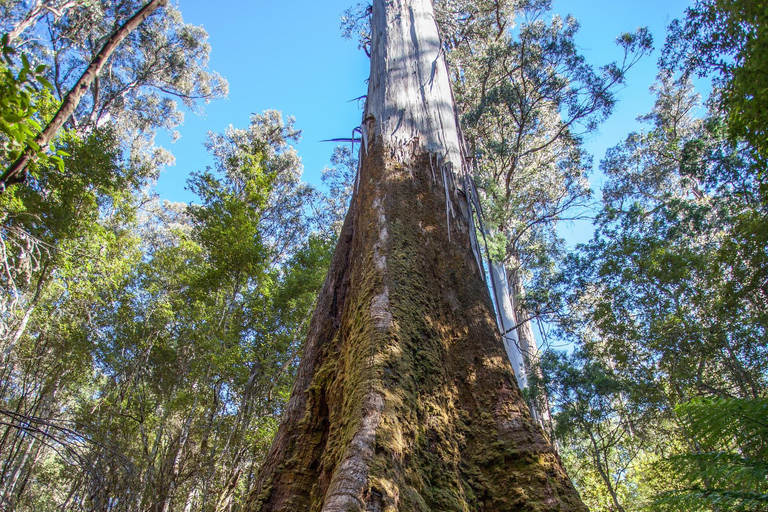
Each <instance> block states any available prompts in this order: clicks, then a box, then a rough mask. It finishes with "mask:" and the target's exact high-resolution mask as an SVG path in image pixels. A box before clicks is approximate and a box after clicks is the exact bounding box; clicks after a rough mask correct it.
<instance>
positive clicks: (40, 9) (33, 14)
mask: <svg viewBox="0 0 768 512" xmlns="http://www.w3.org/2000/svg"><path fill="white" fill-rule="evenodd" d="M78 3H79V2H78V0H72V1H69V2H64V3H63V4H61V5H60V6H58V7H57V6H55V5H52V3H43V2H42V1H41V0H35V2H34V4H33V5H32V8H31V9H30V10H29V12H28V13H27V15H26V16H25V17H24V19H23V20H21V21H20V22H19V23H17V24H16V26H15V27H13V30H11V31H10V32H8V42H9V43H12V42H13V41H15V40H16V39H18V37H19V36H20V35H21V34H23V33H24V32H25V31H26V30H27V29H28V28H30V27H32V26H34V25H35V24H36V23H37V22H38V21H39V20H40V18H42V17H43V16H45V15H46V14H48V13H49V12H50V13H51V14H53V15H54V16H55V17H56V18H57V19H58V18H60V17H61V16H62V15H63V14H64V12H66V11H67V10H69V9H71V8H72V7H74V6H76V5H77V4H78Z"/></svg>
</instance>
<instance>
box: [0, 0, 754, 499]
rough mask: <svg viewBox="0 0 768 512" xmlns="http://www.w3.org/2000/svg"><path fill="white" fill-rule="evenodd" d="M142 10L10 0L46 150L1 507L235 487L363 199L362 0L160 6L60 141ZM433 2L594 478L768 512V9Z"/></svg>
mask: <svg viewBox="0 0 768 512" xmlns="http://www.w3.org/2000/svg"><path fill="white" fill-rule="evenodd" d="M140 6H141V4H140V3H139V2H133V1H122V2H99V1H96V0H89V1H64V0H60V1H38V2H15V1H12V0H5V1H3V2H0V9H2V13H3V14H2V20H3V24H4V25H3V27H2V30H3V31H6V32H8V33H9V37H7V38H6V39H4V42H3V48H4V51H3V53H4V57H5V63H4V64H3V68H2V71H3V74H2V80H3V83H2V85H3V87H2V89H1V90H0V92H1V93H2V94H3V100H4V101H3V105H2V108H3V112H2V125H0V128H2V131H3V137H4V138H3V147H2V149H3V156H2V162H3V166H4V167H5V166H8V165H9V164H10V163H11V162H13V161H14V160H15V159H16V157H18V156H19V154H21V153H22V152H24V151H25V149H24V148H25V145H29V147H30V148H32V150H33V151H35V153H36V156H37V161H36V162H35V163H32V164H30V166H29V167H28V169H27V173H26V179H24V180H23V182H21V183H16V184H14V183H12V182H11V181H8V184H9V188H8V190H6V191H5V192H4V193H3V195H2V196H0V218H1V219H2V242H3V243H2V254H1V255H2V270H3V272H2V274H3V277H2V279H3V282H2V286H3V292H4V293H3V299H2V304H1V305H0V307H1V308H2V309H1V310H0V313H2V320H3V322H2V332H0V338H1V339H0V358H2V359H1V362H2V364H1V366H0V372H2V373H0V464H2V468H1V471H2V473H0V474H2V481H3V483H2V486H0V487H2V488H1V489H0V496H1V497H0V500H1V501H0V506H2V507H3V509H7V510H185V511H186V510H206V511H207V510H217V511H224V510H238V509H239V507H240V505H241V503H242V499H241V498H242V496H244V495H247V493H248V490H249V488H250V486H251V485H252V482H253V479H254V476H255V474H256V473H257V472H258V468H259V464H260V461H261V460H262V458H263V456H264V454H265V450H266V449H267V448H268V447H269V444H270V441H271V436H272V435H273V433H274V430H275V428H276V424H277V422H278V421H279V417H280V413H281V411H282V407H283V406H284V404H285V400H286V399H287V395H288V393H289V391H290V386H291V382H292V377H293V372H294V370H295V365H296V362H297V360H298V357H299V354H300V349H301V341H302V336H303V330H304V329H305V327H306V322H307V319H308V317H309V315H310V314H311V308H312V305H313V301H314V297H315V295H316V293H317V290H318V288H319V286H320V285H321V284H322V280H323V278H324V272H325V269H326V266H327V264H328V261H329V257H330V251H331V250H332V248H333V245H334V243H335V236H336V233H337V230H338V226H339V224H340V221H341V220H342V219H343V215H344V213H345V210H346V201H347V200H348V197H349V194H350V190H351V183H352V182H353V179H354V172H355V167H356V158H355V154H354V152H353V149H352V147H353V146H352V145H351V144H350V143H349V142H347V143H346V144H344V145H342V146H340V147H339V148H338V149H336V150H335V151H334V152H333V155H332V157H331V165H330V166H329V167H328V168H327V169H325V171H323V172H322V173H319V172H317V171H318V170H319V169H321V168H323V167H325V162H324V161H325V160H327V158H328V157H327V155H328V154H329V153H330V152H331V151H332V149H330V148H332V146H333V145H332V144H330V143H321V142H319V141H320V140H321V139H333V138H348V137H349V138H352V137H354V135H353V128H354V127H355V126H357V125H358V124H359V122H360V119H359V105H358V104H357V102H356V101H352V102H351V103H349V102H348V101H349V100H353V99H354V98H357V97H359V96H361V95H362V94H364V92H365V91H364V89H365V85H364V80H365V77H366V75H367V62H366V60H367V59H366V58H365V53H364V50H365V45H366V28H365V16H366V10H365V6H364V5H363V6H359V7H354V6H349V5H346V4H341V3H340V4H339V5H338V6H337V8H336V9H333V8H332V6H331V7H329V6H327V5H322V6H320V5H314V4H308V5H306V6H304V7H301V6H297V10H298V11H302V12H301V16H297V19H296V20H288V19H287V18H285V14H284V13H283V12H282V11H281V12H274V11H275V10H276V9H277V7H276V6H270V5H250V6H237V7H235V6H233V7H232V8H228V9H219V10H218V11H216V12H209V11H210V10H211V9H210V6H209V5H205V4H202V3H198V4H195V3H190V4H189V5H187V4H186V3H180V4H179V5H177V6H175V7H173V6H164V7H161V8H160V10H158V12H157V13H155V14H153V15H152V16H150V18H148V19H147V20H146V21H145V22H144V23H143V24H142V25H140V26H139V28H137V29H136V30H134V31H133V32H131V34H130V35H129V36H128V38H127V39H126V41H125V42H124V43H123V44H122V45H121V46H120V47H119V48H118V50H116V51H115V53H114V55H113V56H112V57H111V59H110V60H109V63H108V65H107V66H106V67H105V68H104V70H103V71H102V72H101V73H100V74H99V75H98V78H97V79H96V80H95V81H94V82H92V83H91V84H90V85H89V87H88V92H87V94H86V95H85V96H84V99H83V100H82V102H81V103H80V105H79V106H78V108H77V110H76V111H75V113H74V114H73V116H72V117H71V118H70V119H69V120H68V121H67V123H66V124H65V126H64V128H63V129H62V130H59V131H58V133H57V138H56V139H55V141H54V143H53V146H52V148H51V150H50V151H48V152H46V151H45V148H40V149H39V150H36V149H35V148H34V141H33V142H32V144H30V140H31V139H34V135H35V134H36V133H37V131H39V130H40V128H41V127H42V126H45V124H46V123H47V122H48V120H49V119H51V118H52V117H54V114H55V112H56V110H57V108H58V105H59V104H60V102H61V101H62V100H63V99H64V97H65V96H66V93H67V91H68V90H70V89H71V88H72V86H73V84H74V82H75V81H76V80H77V78H78V77H79V76H80V74H81V73H82V72H83V70H84V69H85V68H86V66H87V65H88V64H89V63H90V62H91V61H92V58H93V56H94V55H95V54H96V52H97V51H98V49H99V48H100V46H101V44H103V41H104V40H106V38H107V37H108V36H109V35H110V33H112V32H113V31H114V30H115V29H116V28H118V27H119V26H120V24H121V23H123V22H124V21H125V20H126V19H128V18H129V17H130V16H131V15H132V14H133V13H134V12H136V11H137V10H138V9H139V7H140ZM436 6H437V8H438V15H439V21H440V28H441V32H442V34H443V37H444V43H445V49H446V52H447V55H448V58H449V61H450V63H451V66H452V71H453V72H454V73H455V75H454V79H455V82H454V87H455V92H456V96H457V102H458V104H459V109H460V114H461V116H462V121H463V123H464V130H465V137H466V138H467V141H468V143H469V146H470V147H471V148H472V150H473V153H474V154H475V156H476V161H477V169H476V175H475V176H474V178H475V181H476V183H477V186H478V189H479V190H480V191H481V195H482V197H483V207H484V209H485V212H486V223H487V224H488V226H490V227H489V229H487V230H486V231H485V235H486V238H487V245H488V252H489V255H490V257H491V259H493V260H494V261H497V262H502V263H503V264H504V266H505V268H506V270H507V276H506V277H507V279H508V282H509V293H510V295H511V296H512V299H513V302H514V303H515V305H516V306H515V307H516V313H517V315H518V318H521V319H524V320H526V321H527V322H525V323H527V324H528V325H530V324H531V323H532V322H536V323H537V325H541V326H545V329H544V330H543V331H542V335H541V336H539V341H540V343H541V344H542V349H544V350H543V352H542V353H541V354H536V353H533V352H531V353H530V354H527V358H526V361H525V368H524V369H523V372H522V373H524V374H525V377H526V381H527V382H529V385H528V389H527V391H526V392H527V396H528V398H529V400H530V402H531V404H532V405H533V406H535V407H536V408H538V409H539V410H546V409H548V408H550V407H551V410H552V415H551V417H548V416H547V415H546V414H545V415H543V416H545V417H544V418H543V420H542V424H543V425H542V426H543V427H544V428H546V429H548V430H549V434H550V436H551V437H552V438H553V439H555V440H556V441H557V442H558V445H559V448H560V452H561V454H562V456H563V458H564V461H565V463H566V465H567V466H568V469H569V473H570V475H571V477H572V478H573V479H574V481H575V483H576V484H577V487H578V488H579V491H580V492H581V494H582V498H583V499H584V500H585V502H586V503H587V504H588V505H589V506H590V508H591V509H592V510H606V511H607V510H620V511H621V510H640V509H643V508H649V507H650V508H651V509H653V510H660V509H663V508H668V509H670V510H765V508H766V506H768V505H766V503H768V488H766V483H765V482H766V475H768V469H767V468H768V463H767V462H766V458H767V457H766V454H767V453H768V446H766V441H765V440H766V439H768V435H766V430H768V429H766V424H767V420H766V416H768V402H766V392H765V390H766V387H765V385H766V364H767V363H766V360H768V358H766V343H765V342H766V339H765V323H766V314H765V311H766V307H765V305H766V297H767V296H768V279H767V277H768V276H766V261H765V260H766V251H765V247H766V237H767V236H768V233H767V231H766V228H765V226H766V225H765V208H766V196H765V187H764V173H763V172H764V158H765V140H766V139H765V131H764V126H765V117H764V115H763V114H761V113H760V110H761V109H760V106H764V105H765V104H766V103H765V101H763V100H764V99H765V98H764V96H765V94H768V93H767V92H766V91H768V87H766V86H765V83H766V78H765V77H766V70H765V64H764V63H765V62H766V59H764V58H762V57H763V53H762V52H764V50H762V46H761V45H760V44H759V43H760V42H761V41H763V42H764V37H765V36H764V32H763V31H764V30H765V28H764V27H765V26H766V23H765V21H766V11H765V6H764V5H763V3H762V2H738V1H729V2H725V1H717V2H715V1H708V2H699V3H695V4H690V5H689V4H688V3H684V2H681V3H679V5H677V4H676V3H675V2H672V3H670V2H667V3H664V4H663V5H662V4H661V3H659V4H658V5H656V4H650V5H649V4H644V6H643V9H640V10H638V9H637V6H631V5H628V4H627V5H621V6H616V5H609V4H606V3H599V2H590V3H586V4H580V5H579V6H578V10H576V7H577V6H570V5H568V4H567V3H566V2H555V3H554V4H550V3H549V2H546V1H529V2H511V1H490V0H485V1H474V2H472V1H459V0H455V1H448V0H446V1H441V2H436ZM686 7H690V9H689V10H688V11H685V8H686ZM347 8H350V10H348V11H346V12H345V14H344V18H345V23H344V24H343V29H344V30H346V31H347V35H348V36H351V38H352V39H353V42H348V41H347V42H345V41H344V40H342V39H341V38H340V37H338V32H337V27H338V17H339V13H340V12H342V11H344V10H345V9H347ZM36 9H37V11H36ZM582 9H583V10H582ZM617 9H620V11H619V12H618V14H619V16H618V18H612V17H611V15H612V14H613V13H617ZM571 10H575V12H576V15H577V18H579V21H581V22H582V24H583V28H582V30H581V31H578V30H577V28H578V27H577V24H576V23H575V22H574V21H572V19H571V18H567V17H566V16H565V14H566V13H567V12H569V11H571ZM180 11H183V13H184V16H185V19H184V20H182V18H181V12H180ZM556 13H562V16H561V17H557V16H556ZM581 13H583V14H581ZM596 14H600V16H595V15H596ZM646 17H647V18H646ZM674 18H678V19H680V21H679V22H673V19H674ZM278 19H279V20H284V21H283V23H284V24H283V25H280V24H278V23H276V22H275V20H278ZM233 20H236V21H237V22H242V23H247V24H248V26H247V27H243V28H238V25H236V24H235V22H234V21H233ZM254 20H258V21H257V22H256V21H254ZM301 20H304V21H301ZM188 21H191V22H192V23H191V24H186V22H188ZM27 22H28V23H27ZM199 24H204V25H205V26H206V27H209V29H210V31H211V39H210V41H209V40H207V39H206V33H205V31H204V30H203V29H202V28H200V27H198V26H195V25H199ZM646 24H647V25H649V26H650V27H651V29H650V31H643V30H639V31H635V30H636V28H637V26H644V25H646ZM668 24H671V27H670V28H669V29H668V30H667V28H666V26H667V25H668ZM219 27H223V28H219ZM614 31H615V32H616V33H613V32H614ZM624 31H627V32H628V33H627V34H626V35H624V36H621V35H620V33H621V32H624ZM296 34H301V37H297V36H296ZM649 35H652V36H653V38H654V39H655V45H656V47H657V50H656V52H655V53H654V52H652V51H651V41H650V37H649ZM219 37H220V38H222V40H227V39H225V38H232V39H231V41H232V42H227V43H224V42H223V41H222V43H221V44H219V43H218V42H217V38H219ZM617 37H618V38H619V39H618V42H619V43H620V44H618V45H614V44H613V41H614V39H616V38H617ZM358 39H359V45H360V46H361V47H362V51H361V50H357V49H356V47H357V44H355V42H354V41H356V40H358ZM209 43H210V44H209ZM230 48H231V49H230ZM278 49H279V51H278ZM219 54H221V55H222V58H221V59H220V60H219V57H218V55H219ZM245 55H247V56H248V57H247V58H246V57H245ZM319 56H321V57H322V58H320V57H319ZM251 57H252V58H253V59H252V60H251ZM659 58H660V59H659ZM611 62H615V64H611ZM348 63H349V64H350V65H349V67H347V64H348ZM219 64H220V65H219ZM40 66H43V67H40ZM212 69H213V70H216V71H219V72H222V73H223V74H224V75H225V76H226V77H227V79H228V80H229V84H227V83H226V81H225V80H224V79H223V78H221V76H219V75H217V74H216V73H214V72H212V71H211V70H212ZM348 70H352V71H351V72H350V71H348ZM698 76H703V77H705V79H698V80H696V82H695V83H696V84H697V85H698V86H699V91H698V94H700V95H701V96H703V100H705V101H702V98H701V97H699V96H698V95H697V92H696V91H695V90H694V88H693V85H692V80H694V79H696V78H697V77H698ZM651 83H654V84H655V85H654V87H653V90H652V91H651V94H650V95H648V94H647V92H646V90H647V88H648V86H649V85H650V84H651ZM488 84H491V85H488ZM710 84H712V85H710ZM228 90H229V94H230V99H229V100H223V99H221V98H223V97H224V96H225V95H226V93H227V91H228ZM209 100H211V101H212V103H211V104H210V105H209V106H206V107H205V112H206V113H205V114H204V115H203V116H201V117H197V116H195V115H192V114H191V113H187V114H186V116H185V121H184V124H183V125H182V124H180V123H181V119H182V118H181V116H180V111H179V108H182V109H183V108H184V107H185V106H186V107H187V108H191V109H193V110H202V109H203V106H204V104H205V103H206V102H208V101H209ZM219 104H224V105H226V108H223V107H222V108H219V107H218V106H217V105H219ZM756 105H757V107H755V106H756ZM270 108H277V109H279V110H282V111H283V112H284V113H285V116H283V115H281V114H280V113H279V112H277V111H275V110H269V109H270ZM611 113H613V115H612V116H611ZM288 115H296V116H297V118H298V121H297V122H295V123H294V122H293V121H292V120H290V119H289V118H288ZM638 116H643V117H642V119H641V120H640V121H638V122H637V123H639V124H636V122H635V119H636V118H637V117H638ZM230 124H231V125H232V126H230ZM299 129H301V130H303V131H304V141H305V142H302V143H299V142H298V140H299V133H298V130H299ZM208 130H210V131H211V133H210V134H208V135H203V133H206V134H207V132H208ZM174 131H178V132H179V134H180V135H181V139H179V141H178V142H176V143H175V144H170V142H171V140H172V139H174V138H175V135H174ZM155 134H157V138H155ZM598 134H603V136H601V137H598ZM203 140H205V141H206V142H205V145H204V148H205V149H204V150H201V149H200V148H201V147H202V146H203V145H202V142H203ZM160 146H163V147H165V148H167V149H170V151H171V152H173V153H174V155H175V157H176V167H175V168H174V167H171V168H168V167H167V166H168V165H169V164H170V163H171V161H172V159H171V158H172V157H171V156H170V154H169V153H168V151H167V150H164V149H160ZM296 148H298V149H299V150H300V151H301V154H302V156H303V157H304V159H303V160H304V166H303V168H306V169H307V171H308V172H307V174H306V175H305V176H303V175H302V171H303V168H302V163H301V161H300V159H299V156H298V155H299V153H298V152H297V150H296ZM305 148H306V149H305ZM606 149H608V151H607V152H606ZM205 151H207V153H206V152H205ZM46 154H47V155H52V156H46ZM206 155H210V156H206ZM593 159H594V162H595V163H596V164H597V163H598V162H599V164H598V165H595V166H594V169H593V165H592V162H593ZM162 169H167V170H166V171H164V172H162V173H161V170H162ZM593 172H595V173H596V174H593V176H604V178H603V177H598V178H597V179H593V187H594V186H595V185H600V189H601V191H602V197H600V194H596V195H593V194H592V193H591V192H590V191H589V184H588V183H587V181H586V180H587V176H588V175H589V174H590V173H593ZM319 176H323V177H324V178H325V180H324V182H325V184H322V183H321V181H323V180H321V179H319V178H318V177H319ZM158 177H159V181H158ZM187 179H188V181H187V185H186V189H184V188H183V185H182V183H183V182H184V181H186V180H187ZM156 182H157V185H155V183H156ZM307 182H308V183H307ZM156 194H159V196H158V195H156ZM164 199H170V200H171V201H176V202H166V201H164ZM180 201H185V202H186V203H184V202H180ZM568 219H580V220H579V224H578V225H579V226H584V225H585V224H586V226H587V231H588V232H590V234H589V235H586V236H578V235H569V234H568V232H567V230H564V229H563V228H562V225H563V223H564V222H566V223H567V222H568ZM590 226H592V227H591V228H590ZM592 231H594V236H593V235H592V234H591V232H592ZM564 233H565V234H566V235H567V237H568V238H571V239H573V240H576V241H579V242H585V245H583V246H581V247H579V248H575V249H574V248H572V247H570V248H569V247H567V246H566V245H565V244H564V243H563V241H562V239H561V236H562V235H563V234H564ZM529 319H530V321H528V320H529ZM558 345H559V346H562V345H566V346H568V347H569V349H568V350H567V351H565V352H558V351H557V350H551V349H552V348H557V346H558ZM519 373H521V372H519Z"/></svg>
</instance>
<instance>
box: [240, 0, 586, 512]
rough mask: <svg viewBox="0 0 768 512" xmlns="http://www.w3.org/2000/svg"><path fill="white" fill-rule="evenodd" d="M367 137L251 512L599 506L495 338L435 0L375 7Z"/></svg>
mask: <svg viewBox="0 0 768 512" xmlns="http://www.w3.org/2000/svg"><path fill="white" fill-rule="evenodd" d="M361 130H362V134H363V136H362V139H363V150H362V153H361V162H360V168H359V171H358V176H357V179H356V184H355V191H354V194H353V197H352V201H351V206H350V210H349V212H348V214H347V217H346V220H345V222H344V226H343V228H342V230H341V234H340V238H339V242H338V245H337V248H336V252H335V254H334V257H333V259H332V262H331V267H330V271H329V274H328V277H327V279H326V282H325V284H324V287H323V290H322V291H321V293H320V296H319V298H318V302H317V306H316V308H315V311H314V315H313V318H312V320H311V323H310V327H309V332H308V335H307V339H306V342H305V345H304V352H303V358H302V362H301V364H300V366H299V368H298V373H297V379H296V383H295V385H294V389H293V392H292V396H291V398H290V401H289V403H288V405H287V407H286V411H285V416H284V419H283V423H282V424H281V426H280V428H279V430H278V433H277V435H276V437H275V441H274V443H273V445H272V448H271V449H270V452H269V455H268V456H267V458H266V460H265V463H264V466H263V468H262V470H261V473H260V475H259V476H258V478H257V480H256V484H255V486H254V488H253V491H252V493H251V495H250V498H249V500H248V503H247V505H246V509H247V510H251V511H272V510H280V511H292V510H302V511H303V510H322V511H326V512H331V511H342V510H343V511H349V510H409V511H410V510H423V511H426V510H462V511H469V510H477V511H483V510H494V511H496V510H579V511H581V510H586V508H585V507H584V505H583V504H582V503H581V501H580V500H579V497H578V495H577V494H576V492H575V490H574V489H573V487H572V485H571V483H570V481H569V480H568V477H567V476H566V474H565V472H564V471H563V468H562V466H561V465H560V462H559V459H558V458H557V456H556V454H555V452H554V450H553V448H552V446H551V444H550V443H549V441H548V440H547V439H546V437H545V436H544V434H543V433H542V431H541V430H540V429H539V427H538V425H537V424H536V422H535V421H534V420H533V418H532V417H531V415H530V413H529V411H528V408H527V406H526V405H525V402H524V401H523V398H522V396H521V394H520V391H519V389H518V387H517V385H516V383H515V377H514V373H513V372H512V370H511V368H510V367H509V364H508V363H507V361H506V357H505V354H504V348H503V346H502V344H501V342H500V340H499V338H498V334H497V330H496V326H495V319H494V313H493V307H492V304H491V300H490V297H489V295H488V292H487V289H486V285H485V281H484V278H483V272H482V270H481V267H480V266H479V261H478V258H477V255H476V253H474V252H473V249H472V243H471V239H472V236H473V228H472V227H471V224H470V218H471V217H470V209H469V203H468V199H467V198H468V194H470V187H468V186H466V184H467V181H466V180H465V176H466V174H465V173H466V172H467V169H466V159H465V158H464V149H463V145H462V142H461V137H460V131H459V128H458V124H457V119H456V114H455V107H454V103H453V99H452V93H451V85H450V79H449V76H448V71H447V67H446V64H445V61H444V59H443V54H442V51H441V44H440V39H439V36H438V33H437V26H436V24H435V21H434V17H433V12H432V5H431V1H430V0H392V1H385V0H376V1H375V2H374V4H373V14H372V31H371V76H370V81H369V91H368V96H367V104H366V108H365V112H364V117H363V123H362V126H361Z"/></svg>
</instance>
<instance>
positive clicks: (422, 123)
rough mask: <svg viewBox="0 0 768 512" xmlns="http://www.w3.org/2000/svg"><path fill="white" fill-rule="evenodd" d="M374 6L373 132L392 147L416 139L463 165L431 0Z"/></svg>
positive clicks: (369, 107) (369, 105)
mask: <svg viewBox="0 0 768 512" xmlns="http://www.w3.org/2000/svg"><path fill="white" fill-rule="evenodd" d="M373 4H374V5H373V19H372V21H371V25H372V26H371V30H372V32H371V77H370V80H369V82H368V100H367V102H366V109H365V118H366V119H373V120H374V121H375V122H374V123H373V124H372V126H373V128H374V130H373V131H374V133H373V135H374V136H375V137H377V138H378V140H380V141H382V142H383V143H384V144H385V145H387V146H389V147H391V148H397V147H402V146H407V145H410V144H412V143H415V145H416V146H417V147H420V148H422V149H423V150H426V151H427V152H428V153H435V154H437V155H439V156H440V158H441V160H444V161H445V162H447V163H450V164H451V165H452V166H453V167H454V169H456V170H458V169H460V168H461V153H460V151H459V130H458V126H457V124H456V114H455V111H454V105H453V98H452V96H451V82H450V77H449V76H448V68H447V67H446V63H445V59H444V58H443V54H442V46H441V45H440V36H439V35H438V32H437V24H436V23H435V18H434V15H433V13H432V2H431V0H375V1H374V2H373ZM369 126H371V125H369ZM369 139H370V136H369Z"/></svg>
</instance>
